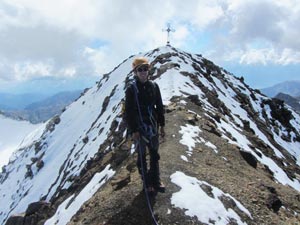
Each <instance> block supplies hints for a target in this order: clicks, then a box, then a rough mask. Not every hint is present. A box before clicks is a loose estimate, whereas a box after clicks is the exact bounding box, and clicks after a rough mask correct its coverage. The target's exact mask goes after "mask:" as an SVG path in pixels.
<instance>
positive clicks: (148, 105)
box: [125, 79, 165, 133]
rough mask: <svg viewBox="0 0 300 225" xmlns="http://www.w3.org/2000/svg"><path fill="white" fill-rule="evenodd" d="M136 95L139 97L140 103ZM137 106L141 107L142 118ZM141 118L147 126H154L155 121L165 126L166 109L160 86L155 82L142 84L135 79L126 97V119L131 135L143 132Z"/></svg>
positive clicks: (127, 90) (128, 88)
mask: <svg viewBox="0 0 300 225" xmlns="http://www.w3.org/2000/svg"><path fill="white" fill-rule="evenodd" d="M135 87H136V88H137V93H136V92H135ZM135 93H136V94H135ZM135 95H137V98H138V103H137V102H136V97H135ZM137 105H139V108H140V112H141V116H140V115H139V111H138V106H137ZM140 117H142V121H143V123H145V124H147V125H153V120H154V122H155V123H156V124H157V125H159V126H164V125H165V116H164V107H163V103H162V98H161V94H160V90H159V87H158V85H157V84H156V83H155V82H153V81H146V82H145V83H141V82H139V81H138V79H135V80H134V81H132V82H131V83H130V84H129V86H128V87H127V89H126V96H125V118H126V121H127V125H128V128H129V132H130V133H134V132H142V130H141V123H142V122H141V118H140ZM151 120H152V121H151Z"/></svg>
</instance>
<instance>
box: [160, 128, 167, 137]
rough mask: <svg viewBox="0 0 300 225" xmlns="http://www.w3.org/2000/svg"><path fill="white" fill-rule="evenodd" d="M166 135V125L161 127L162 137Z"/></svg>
mask: <svg viewBox="0 0 300 225" xmlns="http://www.w3.org/2000/svg"><path fill="white" fill-rule="evenodd" d="M165 135H166V133H165V128H164V127H160V136H161V137H162V138H164V137H165Z"/></svg>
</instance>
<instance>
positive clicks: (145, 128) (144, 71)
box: [125, 57, 165, 192]
mask: <svg viewBox="0 0 300 225" xmlns="http://www.w3.org/2000/svg"><path fill="white" fill-rule="evenodd" d="M132 68H133V72H134V81H132V82H131V83H130V84H129V86H128V87H127V89H126V97H125V116H126V121H127V124H128V130H129V132H130V134H131V135H132V139H133V140H134V141H135V146H136V151H137V152H138V159H137V166H138V170H139V173H140V174H141V176H142V179H143V180H144V185H145V187H144V188H147V190H148V191H149V192H154V191H155V190H156V191H164V189H165V187H164V185H163V183H162V182H161V181H160V173H159V158H160V156H159V154H158V148H159V131H160V135H161V136H162V137H164V136H165V131H164V126H165V117H164V108H163V103H162V98H161V94H160V89H159V86H158V85H157V84H156V83H155V82H152V81H150V80H149V79H148V75H149V74H148V73H149V69H150V64H149V62H148V60H147V59H146V58H144V57H139V58H135V59H134V60H133V63H132ZM159 128H160V130H159ZM146 147H148V150H149V155H150V168H149V170H148V169H147V168H148V167H147V161H146Z"/></svg>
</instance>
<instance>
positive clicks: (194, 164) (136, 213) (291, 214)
mask: <svg viewBox="0 0 300 225" xmlns="http://www.w3.org/2000/svg"><path fill="white" fill-rule="evenodd" d="M185 101H187V102H188V104H187V105H183V104H180V103H179V99H177V101H176V102H177V103H173V104H172V105H171V106H169V107H168V108H169V110H168V113H167V114H166V128H165V130H166V134H167V135H166V137H165V139H164V140H162V143H161V146H160V155H161V160H160V167H161V179H162V180H163V182H164V183H165V184H166V191H165V193H157V194H156V195H154V196H152V197H151V205H152V207H153V210H154V214H155V217H156V219H157V221H158V223H159V224H161V225H162V224H164V225H167V224H170V225H171V224H202V223H200V222H199V221H198V220H197V218H191V217H188V216H185V215H184V210H182V209H179V208H175V207H174V206H172V204H171V197H172V194H173V193H175V192H177V191H179V187H178V186H176V185H175V184H173V183H172V182H171V180H170V176H171V175H172V174H173V173H175V172H176V171H182V172H184V173H185V174H186V175H189V176H193V177H196V178H197V179H198V180H202V181H206V182H208V183H209V184H211V185H213V186H215V187H218V188H219V189H221V190H222V191H223V192H224V193H229V194H230V195H231V196H233V197H234V198H235V199H237V200H238V201H240V202H241V203H242V204H243V205H244V206H245V207H246V208H247V209H248V210H249V211H250V213H251V215H252V217H253V218H252V219H250V218H248V216H247V215H245V214H243V213H242V212H240V213H239V215H240V217H241V218H242V219H243V221H244V222H246V223H247V224H253V225H257V224H261V225H263V224H266V225H267V224H268V225H273V224H274V225H281V224H282V225H285V224H300V216H299V213H300V193H299V192H297V191H296V190H294V189H293V188H290V187H289V186H284V185H281V184H278V183H277V182H275V181H274V179H273V177H272V176H271V175H270V173H269V172H268V170H267V169H266V168H265V167H264V166H263V165H262V164H260V163H259V162H257V166H256V168H254V167H253V166H251V165H249V164H248V163H247V162H246V161H245V159H244V158H243V157H242V155H241V154H240V150H239V149H238V147H237V146H234V145H231V144H228V142H227V141H226V140H225V139H223V138H221V137H220V136H219V133H218V132H216V130H215V127H214V124H213V123H212V122H210V121H209V119H208V118H207V117H206V115H205V112H204V111H203V110H202V109H201V107H200V106H198V105H196V104H194V103H192V102H191V101H189V100H187V99H185ZM187 109H189V110H192V111H193V112H196V113H197V114H198V115H199V116H200V117H196V116H195V114H193V113H191V112H189V111H188V110H187ZM187 123H190V124H194V125H197V126H199V127H200V129H201V130H202V131H203V132H201V134H200V136H201V137H202V138H204V139H205V140H206V141H210V142H211V143H213V144H214V145H215V146H217V150H218V153H216V152H215V151H214V150H213V149H211V148H209V147H207V146H206V145H204V144H197V146H196V148H195V149H194V150H193V153H192V156H191V157H189V156H187V153H186V151H187V147H186V146H184V145H182V144H180V143H179V141H180V139H181V134H180V133H179V130H180V126H184V125H185V124H187ZM126 144H128V143H125V144H124V146H122V148H120V149H119V150H116V151H129V146H128V147H127V148H126V147H125V145H126ZM116 154H118V153H117V152H116ZM120 154H123V153H120ZM123 155H124V154H123ZM125 155H127V154H125ZM181 155H185V156H187V157H188V160H189V161H188V162H186V161H184V160H182V159H181V158H180V156H181ZM136 157H137V155H136V154H132V155H130V156H129V157H127V158H126V160H124V161H123V162H122V163H121V164H120V165H119V169H118V171H116V174H117V175H116V176H115V177H114V178H112V179H111V180H110V181H109V182H108V183H106V184H105V185H104V186H103V187H101V188H100V189H99V191H98V192H97V193H96V194H95V195H94V196H93V198H91V199H90V200H89V201H88V202H86V203H85V204H84V205H83V207H82V208H81V209H80V211H79V212H78V213H77V214H76V216H74V217H73V218H72V221H71V222H70V223H69V225H77V224H78V225H79V224H90V225H101V224H108V225H121V224H122V225H127V224H128V225H129V224H144V225H147V224H149V225H150V224H153V222H152V219H151V214H150V211H149V209H148V207H147V203H146V198H145V193H144V192H143V190H142V181H141V179H140V176H139V174H138V171H137V168H136ZM225 204H226V203H225ZM228 204H230V203H228ZM233 207H234V206H233ZM296 213H298V215H296ZM229 224H235V223H232V222H231V223H229Z"/></svg>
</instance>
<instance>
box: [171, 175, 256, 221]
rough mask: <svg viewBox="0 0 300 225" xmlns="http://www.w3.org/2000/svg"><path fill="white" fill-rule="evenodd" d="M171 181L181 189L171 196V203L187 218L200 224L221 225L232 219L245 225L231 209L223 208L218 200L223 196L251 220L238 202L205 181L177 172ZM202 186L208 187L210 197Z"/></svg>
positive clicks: (247, 212)
mask: <svg viewBox="0 0 300 225" xmlns="http://www.w3.org/2000/svg"><path fill="white" fill-rule="evenodd" d="M171 181H172V182H173V183H174V184H176V185H178V186H179V187H180V188H181V190H180V191H179V192H176V193H174V194H173V195H172V197H171V203H172V204H173V205H174V206H175V207H178V208H181V209H183V210H184V211H185V214H186V215H187V216H190V217H194V216H196V217H197V218H198V220H199V221H200V222H202V223H207V224H212V221H214V222H215V223H213V224H215V225H223V224H228V221H230V220H232V219H233V220H235V221H236V222H237V224H242V225H245V224H246V223H245V222H243V221H242V220H241V218H240V216H239V215H238V214H237V213H236V212H235V211H234V210H233V209H231V208H228V209H226V208H225V206H224V205H223V203H222V201H221V200H220V198H221V197H222V196H225V197H226V198H230V199H231V200H233V201H234V202H235V204H236V206H237V207H238V208H239V209H240V210H241V211H242V212H244V213H245V214H246V215H247V216H248V217H249V218H251V219H252V216H251V214H250V212H249V211H248V210H247V209H246V208H245V207H244V206H243V205H242V204H241V203H240V202H239V201H237V200H236V199H235V198H234V197H232V196H231V195H229V194H226V193H224V192H223V191H222V190H220V189H219V188H217V187H214V186H212V185H210V184H208V183H207V182H205V181H199V180H198V179H196V178H194V177H190V176H187V175H185V174H184V173H182V172H179V171H177V172H176V173H173V174H172V175H171ZM202 185H205V186H208V187H209V189H210V190H211V196H209V195H208V194H207V193H206V192H205V191H204V190H203V188H202V187H201V186H202Z"/></svg>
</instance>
